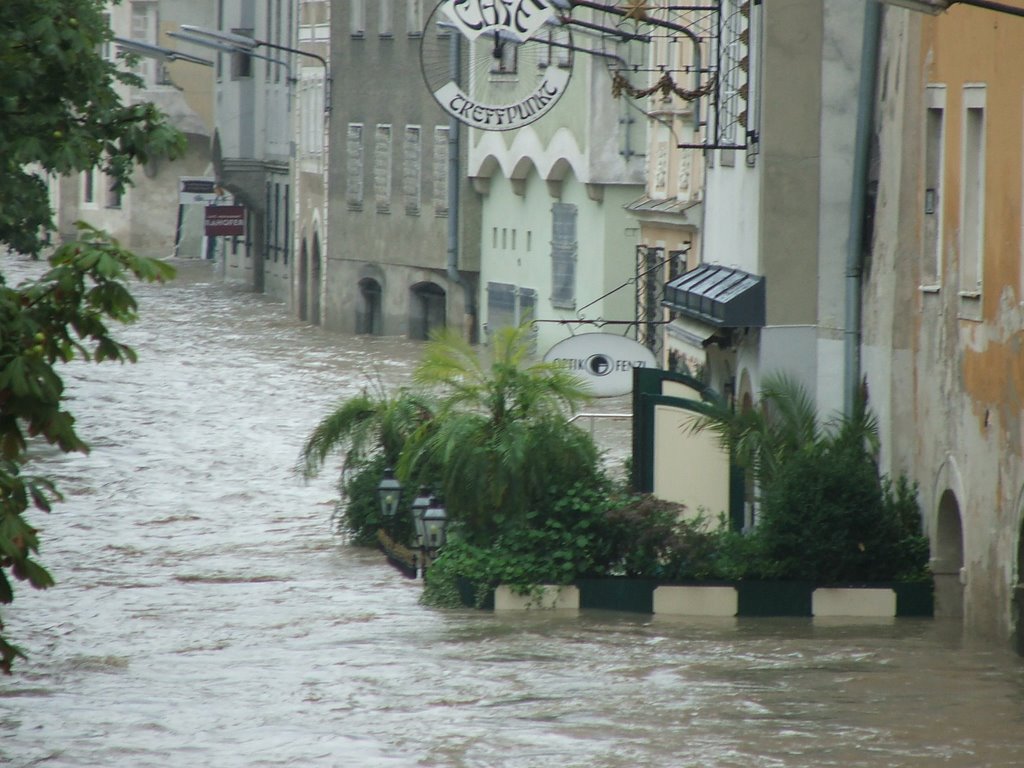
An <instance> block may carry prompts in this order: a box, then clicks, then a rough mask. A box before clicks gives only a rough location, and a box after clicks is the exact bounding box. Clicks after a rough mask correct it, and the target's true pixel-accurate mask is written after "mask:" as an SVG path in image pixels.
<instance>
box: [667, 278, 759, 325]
mask: <svg viewBox="0 0 1024 768" xmlns="http://www.w3.org/2000/svg"><path fill="white" fill-rule="evenodd" d="M662 303H663V304H664V305H665V306H666V307H668V308H669V309H671V310H673V311H675V312H679V313H681V314H683V315H686V316H688V317H692V318H695V319H697V320H702V321H704V322H705V323H709V324H711V325H713V326H716V327H718V328H743V327H753V328H761V327H763V326H764V322H765V291H764V277H763V276H759V275H752V274H750V273H749V272H744V271H743V270H741V269H733V268H732V267H726V266H722V265H721V264H701V265H700V266H699V267H697V268H696V269H691V270H690V271H689V272H687V273H685V274H682V275H680V276H679V277H677V278H675V279H674V280H672V281H671V282H669V283H668V284H666V285H665V298H664V300H663V302H662Z"/></svg>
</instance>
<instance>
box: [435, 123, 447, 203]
mask: <svg viewBox="0 0 1024 768" xmlns="http://www.w3.org/2000/svg"><path fill="white" fill-rule="evenodd" d="M434 215H435V216H447V215H448V129H447V128H442V127H440V126H435V127H434Z"/></svg>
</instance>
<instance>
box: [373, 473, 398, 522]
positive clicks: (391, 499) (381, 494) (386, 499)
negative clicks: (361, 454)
mask: <svg viewBox="0 0 1024 768" xmlns="http://www.w3.org/2000/svg"><path fill="white" fill-rule="evenodd" d="M377 499H378V501H379V502H380V512H381V515H382V517H383V520H384V526H385V530H386V531H387V534H388V536H393V535H394V532H395V518H396V516H397V515H398V505H399V504H400V503H401V501H402V484H401V483H400V482H398V480H397V479H396V478H395V470H393V469H392V468H391V467H388V468H387V469H385V470H384V477H382V478H381V481H380V484H379V485H378V486H377Z"/></svg>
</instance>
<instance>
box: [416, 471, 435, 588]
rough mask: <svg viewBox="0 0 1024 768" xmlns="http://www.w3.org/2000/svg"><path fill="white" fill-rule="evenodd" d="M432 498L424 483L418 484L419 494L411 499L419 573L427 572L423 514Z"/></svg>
mask: <svg viewBox="0 0 1024 768" xmlns="http://www.w3.org/2000/svg"><path fill="white" fill-rule="evenodd" d="M432 499H433V494H432V493H431V492H430V488H428V487H427V486H425V485H424V486H420V490H419V495H417V496H416V498H415V499H413V501H412V524H413V530H414V531H415V532H416V541H415V544H416V548H417V549H419V550H420V563H421V565H422V569H421V571H422V574H421V575H425V574H426V572H427V558H426V554H425V551H424V546H425V545H426V541H427V536H426V532H425V530H424V528H423V515H424V513H426V511H427V510H428V509H429V508H430V502H431V500H432Z"/></svg>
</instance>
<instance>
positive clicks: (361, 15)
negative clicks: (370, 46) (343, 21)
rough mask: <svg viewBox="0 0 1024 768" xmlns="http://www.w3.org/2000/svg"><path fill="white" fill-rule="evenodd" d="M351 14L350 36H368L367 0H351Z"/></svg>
mask: <svg viewBox="0 0 1024 768" xmlns="http://www.w3.org/2000/svg"><path fill="white" fill-rule="evenodd" d="M349 13H350V16H349V31H350V34H351V35H352V37H363V36H364V35H365V34H366V0H351V5H350V6H349Z"/></svg>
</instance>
